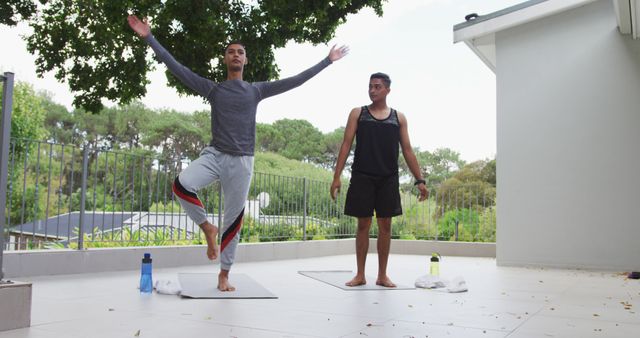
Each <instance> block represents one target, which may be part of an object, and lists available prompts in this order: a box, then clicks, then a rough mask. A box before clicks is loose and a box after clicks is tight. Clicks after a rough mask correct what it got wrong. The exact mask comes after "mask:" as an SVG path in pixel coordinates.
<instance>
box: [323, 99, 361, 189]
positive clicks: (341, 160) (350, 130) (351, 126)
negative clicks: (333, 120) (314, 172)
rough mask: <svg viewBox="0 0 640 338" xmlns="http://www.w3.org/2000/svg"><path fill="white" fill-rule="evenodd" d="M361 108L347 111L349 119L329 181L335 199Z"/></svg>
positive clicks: (340, 184)
mask: <svg viewBox="0 0 640 338" xmlns="http://www.w3.org/2000/svg"><path fill="white" fill-rule="evenodd" d="M360 109H361V108H353V109H352V110H351V113H349V119H348V120H347V126H346V127H345V128H344V138H343V139H342V146H340V152H338V159H337V160H336V171H335V173H334V174H333V182H332V183H331V189H330V193H331V198H332V199H333V200H334V201H335V199H336V197H337V195H338V192H339V191H340V187H341V186H342V181H341V180H340V178H341V177H342V170H343V169H344V164H345V163H346V162H347V157H349V152H350V151H351V145H352V144H353V138H354V137H355V136H356V131H357V130H358V118H359V117H360Z"/></svg>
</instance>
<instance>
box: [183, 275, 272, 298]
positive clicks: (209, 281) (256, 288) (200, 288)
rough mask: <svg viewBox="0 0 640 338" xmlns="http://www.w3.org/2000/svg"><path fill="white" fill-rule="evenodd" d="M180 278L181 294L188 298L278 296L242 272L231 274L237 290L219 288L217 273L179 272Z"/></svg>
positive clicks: (232, 283) (231, 279) (231, 280)
mask: <svg viewBox="0 0 640 338" xmlns="http://www.w3.org/2000/svg"><path fill="white" fill-rule="evenodd" d="M178 280H179V281H180V285H181V286H182V293H181V295H182V297H187V298H215V299H243V298H248V299H256V298H272V299H275V298H278V297H277V296H276V295H274V294H273V293H271V291H269V290H267V289H266V288H264V287H263V286H262V285H260V284H259V283H258V282H256V281H255V280H253V279H252V278H251V277H249V276H247V275H244V274H240V273H234V274H231V275H230V276H229V282H230V283H231V285H233V286H235V288H236V290H235V291H225V292H222V291H220V290H218V274H216V273H179V274H178Z"/></svg>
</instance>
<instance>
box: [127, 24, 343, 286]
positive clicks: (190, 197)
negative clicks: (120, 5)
mask: <svg viewBox="0 0 640 338" xmlns="http://www.w3.org/2000/svg"><path fill="white" fill-rule="evenodd" d="M128 21H129V26H131V29H133V30H134V31H135V32H136V33H137V34H138V35H139V36H140V37H141V38H143V39H144V40H145V41H146V42H147V43H148V44H149V45H150V46H151V48H152V49H153V51H154V52H155V53H156V55H157V57H158V59H159V60H160V61H161V62H163V63H164V64H165V65H166V66H167V68H168V69H169V71H170V72H171V73H172V74H173V75H175V76H176V77H177V78H178V79H179V80H180V81H181V82H182V83H184V84H185V85H186V86H188V87H189V88H191V89H193V90H194V91H196V92H197V93H198V94H200V95H202V96H203V97H204V98H206V99H207V100H208V101H209V103H210V104H211V134H212V139H211V143H210V145H209V146H208V147H206V148H205V149H203V150H202V152H201V153H200V157H199V158H198V159H196V160H195V161H193V162H192V163H191V164H190V165H189V166H188V167H187V168H186V169H185V170H183V171H182V172H181V173H180V174H179V175H178V177H176V179H175V181H174V184H173V192H174V194H175V195H176V196H177V197H178V200H179V201H180V204H181V205H182V207H183V208H184V209H185V211H186V213H187V214H188V215H189V217H190V218H191V219H192V220H193V221H194V222H196V224H198V225H199V226H200V228H201V229H202V231H203V233H204V234H205V238H206V239H207V257H209V259H211V260H214V259H216V258H217V256H218V252H217V251H218V248H217V245H216V237H217V235H218V228H217V227H216V226H214V225H213V224H211V223H209V221H208V220H207V218H206V212H205V210H204V206H203V204H202V202H201V201H200V199H198V196H197V195H196V192H197V191H198V190H200V189H201V188H203V187H205V186H207V185H209V184H211V183H212V182H214V181H218V180H219V181H220V183H221V184H222V191H223V194H224V202H225V203H224V204H225V205H224V224H223V227H222V238H221V244H220V274H219V275H218V289H220V290H221V291H233V290H235V288H234V287H233V286H232V285H231V284H229V270H230V269H231V265H232V264H233V259H234V256H235V250H236V247H237V245H238V241H239V239H240V228H241V227H242V220H243V215H244V205H245V201H246V199H247V195H248V193H249V186H250V184H251V175H252V172H253V153H254V147H255V137H256V132H255V130H256V110H257V106H258V103H259V102H260V101H262V100H264V99H266V98H268V97H270V96H274V95H278V94H280V93H283V92H286V91H287V90H290V89H293V88H295V87H298V86H300V85H301V84H303V83H304V82H306V81H307V80H309V79H310V78H312V77H313V76H315V75H316V74H318V73H319V72H320V71H321V70H323V69H324V68H326V67H327V66H328V65H330V64H331V63H332V62H333V61H337V60H339V59H341V58H342V57H343V56H345V55H346V54H347V53H348V51H349V50H348V48H347V47H345V46H342V47H340V48H336V47H335V46H334V47H333V48H331V51H330V52H329V55H328V56H327V57H326V58H324V59H323V60H322V61H320V63H318V64H317V65H315V66H313V67H311V68H309V69H307V70H305V71H304V72H302V73H300V74H298V75H296V76H293V77H290V78H286V79H282V80H278V81H272V82H255V83H248V82H245V81H243V80H242V72H243V69H244V65H245V64H246V63H247V57H246V53H245V48H244V46H243V45H242V44H241V43H236V42H232V43H230V44H229V45H228V46H227V48H226V50H225V55H224V60H223V63H224V64H225V65H226V66H227V80H226V81H224V82H221V83H215V82H213V81H211V80H208V79H205V78H203V77H201V76H199V75H198V74H196V73H194V72H192V71H191V70H190V69H188V68H187V67H185V66H183V65H181V64H180V63H178V62H177V61H176V60H175V59H174V58H173V56H172V55H171V54H169V52H168V51H167V50H166V49H164V47H162V45H160V43H159V42H158V41H157V40H156V39H155V38H154V37H153V35H152V34H151V27H150V26H149V24H148V23H147V22H146V20H145V21H141V20H140V19H138V18H137V17H136V16H134V15H130V16H129V17H128Z"/></svg>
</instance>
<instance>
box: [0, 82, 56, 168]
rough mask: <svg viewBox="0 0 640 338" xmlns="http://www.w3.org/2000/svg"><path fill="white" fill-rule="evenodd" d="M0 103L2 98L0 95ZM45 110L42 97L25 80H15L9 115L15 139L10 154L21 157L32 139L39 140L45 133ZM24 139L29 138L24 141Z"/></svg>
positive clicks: (31, 144) (30, 144) (31, 142)
mask: <svg viewBox="0 0 640 338" xmlns="http://www.w3.org/2000/svg"><path fill="white" fill-rule="evenodd" d="M0 104H2V98H1V97H0ZM44 120H45V112H44V109H43V106H42V98H41V96H40V95H38V94H36V92H35V90H34V89H33V87H32V86H31V85H30V84H28V83H26V82H16V84H15V87H14V89H13V111H12V115H11V138H13V139H16V141H15V143H14V145H13V146H12V148H11V149H10V151H12V152H13V154H12V156H14V157H15V158H21V157H22V156H23V155H25V154H26V153H27V152H28V148H29V147H31V146H33V145H34V144H35V143H33V141H34V140H36V141H40V140H42V139H43V138H44V137H45V136H46V135H47V131H46V129H44ZM26 140H30V142H29V141H26Z"/></svg>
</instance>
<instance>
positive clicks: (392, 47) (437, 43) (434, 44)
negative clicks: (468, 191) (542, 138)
mask: <svg viewBox="0 0 640 338" xmlns="http://www.w3.org/2000/svg"><path fill="white" fill-rule="evenodd" d="M519 2H522V1H518V0H390V1H388V2H387V3H386V4H385V5H384V16H383V17H381V18H380V17H377V16H376V15H375V13H373V11H372V10H369V9H365V10H363V11H361V12H359V13H358V14H356V15H352V16H349V17H348V19H347V22H346V23H345V24H344V25H342V26H340V27H339V28H338V30H337V32H336V36H335V38H334V39H333V41H332V42H331V43H330V44H328V45H317V46H312V45H308V44H302V45H300V44H294V43H290V44H289V45H287V46H286V47H285V48H282V49H279V50H277V51H276V53H275V54H276V61H277V64H278V66H279V67H280V69H281V72H280V74H281V77H286V76H290V75H295V74H297V73H298V72H300V71H303V70H304V69H306V68H308V67H310V66H312V65H314V64H315V63H317V62H318V61H320V60H321V59H322V58H324V57H325V56H326V55H327V53H328V52H329V46H330V45H333V44H347V45H349V46H350V48H351V52H350V53H349V55H348V56H347V57H345V58H344V59H342V60H340V61H338V62H336V63H334V64H333V65H331V66H330V67H328V68H327V69H325V70H324V71H322V72H321V73H320V74H319V75H318V76H316V77H315V78H313V79H311V80H310V81H309V82H307V83H305V84H304V85H303V86H302V87H299V88H296V89H294V90H292V91H289V92H287V93H284V94H281V95H279V96H276V97H272V98H269V99H267V100H265V101H263V102H262V103H260V106H259V107H258V118H257V119H258V122H263V123H272V122H273V121H276V120H279V119H283V118H288V119H306V120H308V121H310V122H311V123H312V124H313V125H315V126H316V127H317V128H319V129H320V130H321V131H322V132H325V133H326V132H329V131H332V130H334V129H336V128H338V127H340V126H344V125H345V124H346V121H347V115H348V113H349V111H350V110H351V109H352V108H353V107H357V106H362V105H365V104H368V103H369V98H368V95H367V85H368V81H369V75H370V74H371V73H375V72H384V73H387V74H389V75H390V76H391V80H392V85H391V94H390V95H389V97H388V103H389V105H390V106H391V107H393V108H396V109H397V110H399V111H401V112H403V113H404V114H405V115H406V116H407V119H408V124H409V135H410V138H411V143H412V145H413V146H417V147H420V149H422V150H429V151H433V150H435V149H436V148H445V147H446V148H450V149H453V150H455V151H458V152H459V153H460V154H461V156H462V158H463V159H464V160H466V161H475V160H480V159H486V158H494V157H495V152H496V93H495V75H494V74H493V72H491V70H489V68H487V67H486V66H485V65H484V63H482V61H480V59H479V58H478V57H477V56H476V55H475V54H474V53H473V52H472V51H471V50H470V49H469V48H468V47H467V46H466V45H464V44H463V43H458V44H453V25H455V24H457V23H460V22H462V21H464V16H465V15H467V14H469V13H478V14H480V15H483V14H488V13H491V12H494V11H497V10H500V9H503V8H506V7H509V6H512V5H514V4H517V3H519ZM123 20H124V18H123ZM26 32H28V27H26V26H24V25H19V26H18V27H14V28H8V27H6V26H0V45H1V46H2V52H0V71H2V72H4V71H12V72H14V73H15V78H16V80H17V81H25V82H29V83H31V84H32V85H33V86H34V87H35V88H36V90H46V91H48V92H50V93H52V94H53V98H54V100H55V101H56V102H58V103H61V104H63V105H65V106H67V107H68V108H71V102H72V101H73V95H72V94H71V93H70V92H69V90H68V87H67V85H66V84H64V83H58V82H56V80H55V78H54V77H53V73H49V74H46V75H45V77H44V78H38V77H37V76H36V74H35V66H34V60H35V57H34V56H32V55H30V54H29V53H28V52H27V51H26V48H25V43H24V41H23V40H22V39H21V38H20V35H21V34H25V33H26ZM132 34H133V33H132ZM247 56H248V58H249V59H251V51H250V50H249V51H247ZM150 79H151V84H150V85H149V87H148V88H147V89H148V93H147V96H146V97H145V98H143V99H142V102H143V103H144V104H145V105H146V106H148V107H150V108H172V109H175V110H178V111H182V112H192V111H195V110H209V109H210V108H209V106H208V104H205V103H204V102H203V101H202V100H201V99H200V98H196V97H185V96H182V97H181V96H178V95H177V94H176V92H175V90H174V89H172V88H169V87H167V86H166V85H165V83H166V78H165V76H164V66H162V65H161V66H159V67H157V70H156V71H155V72H153V73H152V74H150Z"/></svg>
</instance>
